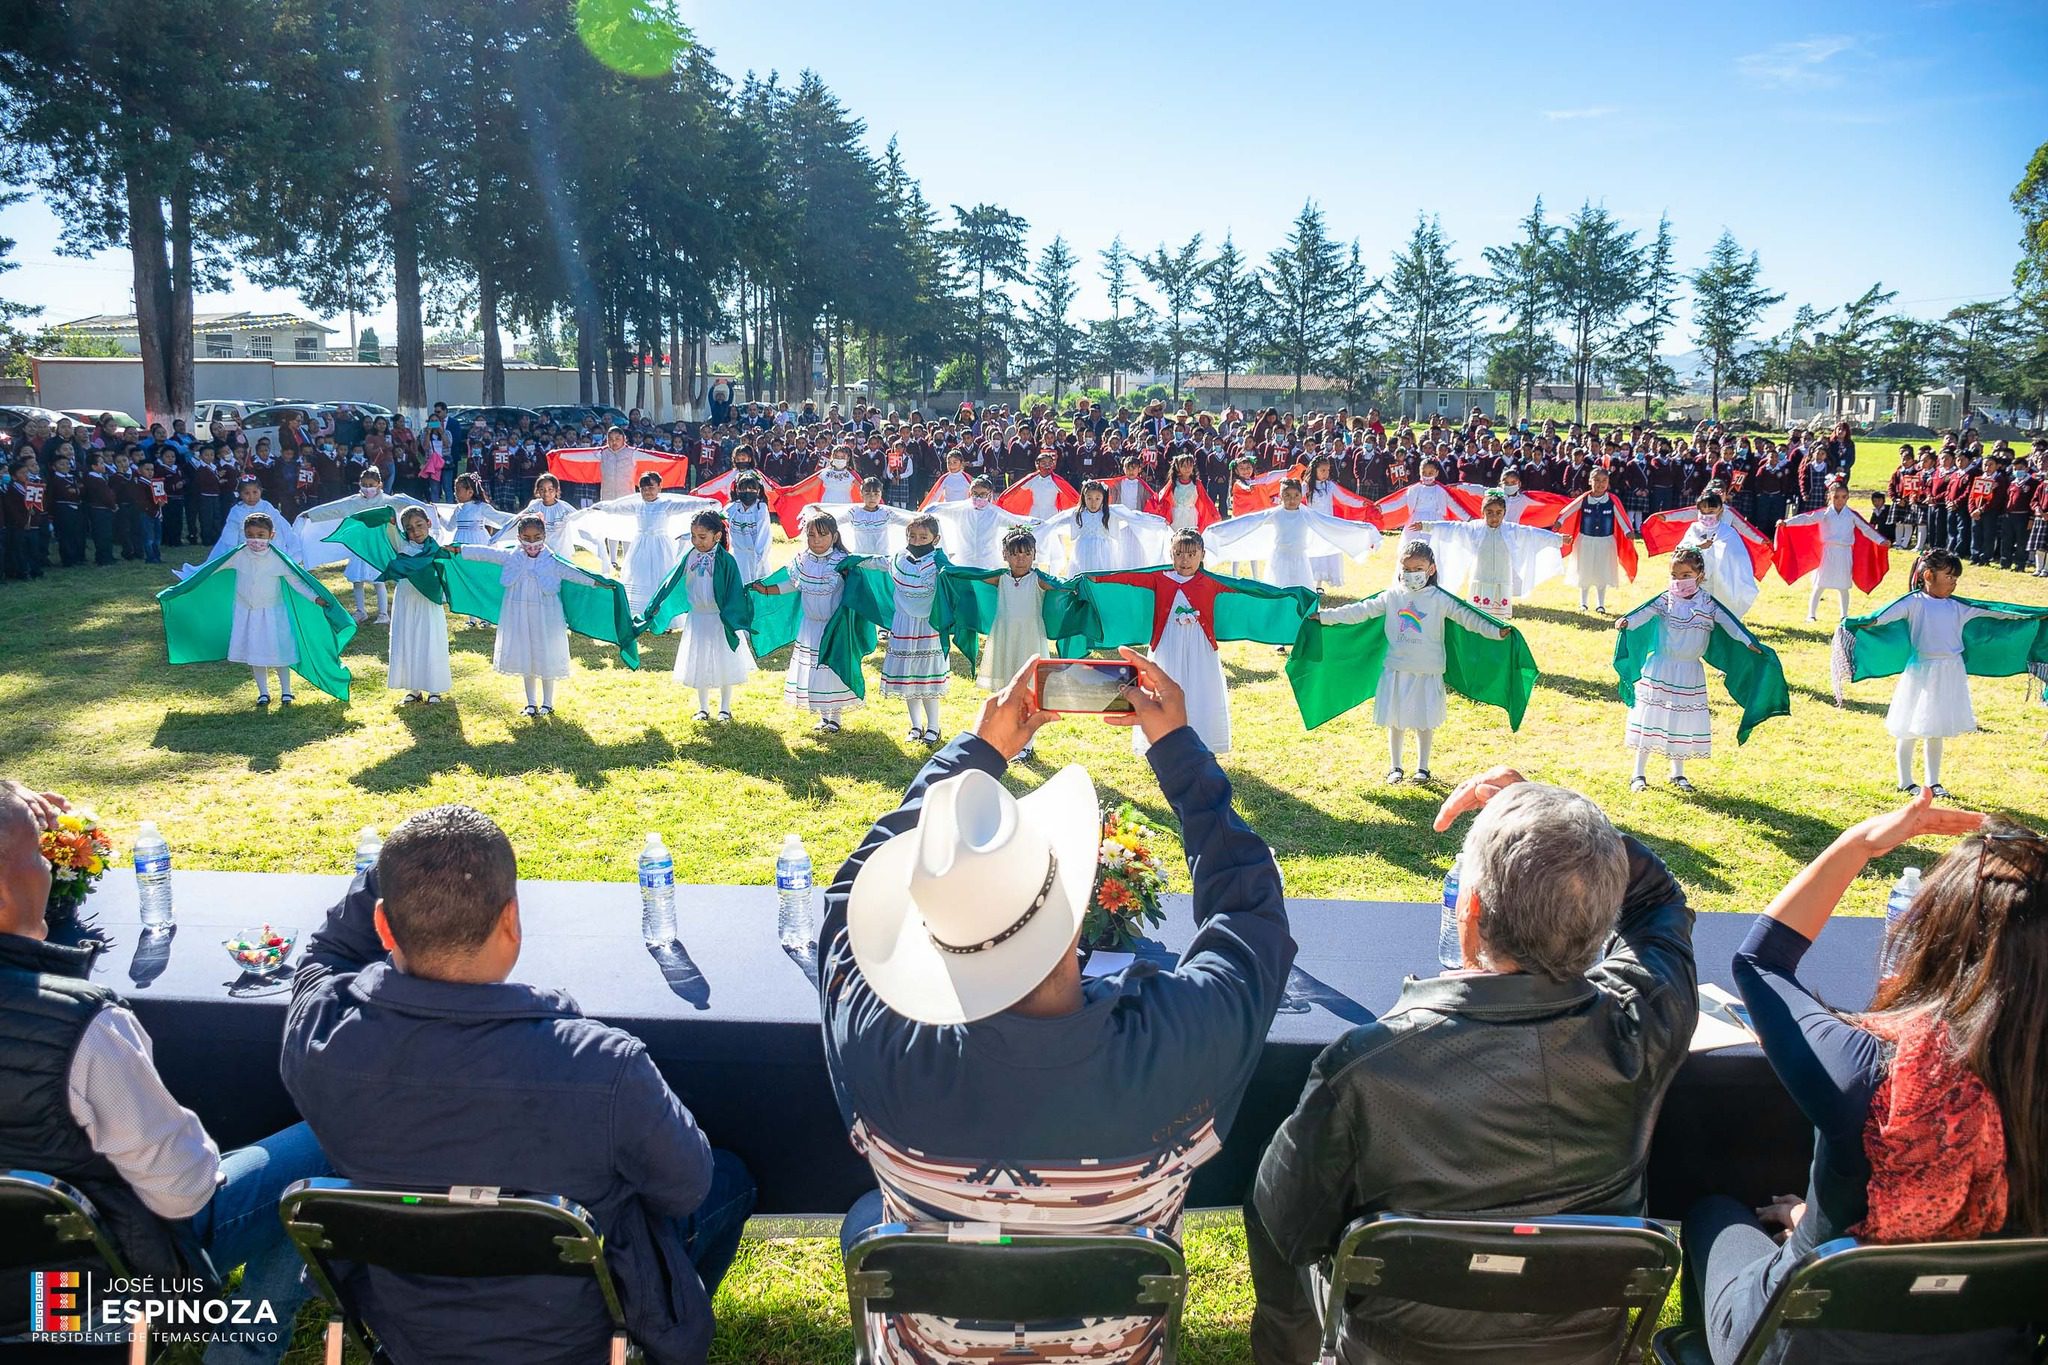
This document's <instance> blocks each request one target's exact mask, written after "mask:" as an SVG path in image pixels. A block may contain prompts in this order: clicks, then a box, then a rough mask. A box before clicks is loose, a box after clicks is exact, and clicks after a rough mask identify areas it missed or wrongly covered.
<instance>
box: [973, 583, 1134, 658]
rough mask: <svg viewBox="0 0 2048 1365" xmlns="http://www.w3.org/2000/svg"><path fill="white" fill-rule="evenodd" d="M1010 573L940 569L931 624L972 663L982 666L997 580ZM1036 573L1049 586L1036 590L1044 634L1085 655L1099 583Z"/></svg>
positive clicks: (1069, 653) (1060, 649) (1074, 654)
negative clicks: (1096, 586) (1094, 590)
mask: <svg viewBox="0 0 2048 1365" xmlns="http://www.w3.org/2000/svg"><path fill="white" fill-rule="evenodd" d="M1008 572H1009V570H1008V569H977V568H964V567H959V566H949V567H947V568H946V569H945V570H944V571H942V572H941V573H940V574H939V593H938V596H937V597H936V598H934V599H933V601H932V629H933V630H935V631H937V632H938V634H939V636H940V638H941V639H946V638H950V639H951V640H952V642H953V643H954V644H956V645H958V646H959V647H960V654H961V656H962V657H963V658H965V659H966V660H967V665H968V667H970V668H980V667H981V639H982V637H983V636H984V635H987V634H988V633H989V629H990V628H991V627H992V626H993V625H994V624H995V619H996V610H997V598H996V579H997V578H999V577H1001V576H1002V575H1003V574H1006V573H1008ZM1032 572H1033V573H1035V574H1037V575H1038V581H1039V583H1041V584H1042V585H1043V586H1044V588H1045V591H1043V592H1041V593H1040V594H1039V595H1038V612H1039V619H1040V621H1041V622H1042V623H1043V625H1044V629H1045V638H1046V639H1048V640H1051V641H1052V642H1053V643H1054V646H1055V650H1056V652H1057V653H1059V654H1061V655H1062V656H1064V657H1066V658H1079V657H1080V656H1082V655H1084V654H1086V653H1087V652H1088V645H1089V641H1090V639H1091V638H1092V637H1093V635H1094V634H1095V606H1094V598H1093V595H1092V593H1091V591H1090V590H1091V589H1092V588H1093V587H1094V586H1095V585H1093V584H1091V583H1089V582H1087V580H1085V579H1081V578H1060V577H1057V576H1056V575H1053V574H1049V573H1046V572H1044V571H1043V570H1040V569H1034V570H1032ZM1147 620H1148V622H1149V620H1150V618H1149V617H1148V618H1147ZM1148 630H1149V625H1148Z"/></svg>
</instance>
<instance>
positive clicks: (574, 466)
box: [548, 446, 709, 496]
mask: <svg viewBox="0 0 2048 1365" xmlns="http://www.w3.org/2000/svg"><path fill="white" fill-rule="evenodd" d="M608 454H613V452H611V451H607V450H606V449H605V448H604V447H602V446H574V447H564V448H562V449H559V450H550V451H549V452H548V473H550V474H552V475H554V476H555V477H556V478H558V479H560V480H561V481H562V482H563V483H595V484H601V483H603V482H604V457H605V456H606V455H608ZM625 456H631V457H632V460H633V475H632V478H630V479H629V480H627V482H626V487H627V488H628V490H631V489H632V488H635V487H638V486H639V483H640V476H641V475H642V474H646V473H649V472H650V471H651V472H653V473H656V474H659V475H661V486H662V487H663V488H672V489H674V490H676V491H677V492H681V491H682V490H683V489H685V488H687V487H689V484H690V462H689V460H687V459H685V458H684V457H683V456H681V455H664V454H661V453H660V452H659V451H653V450H642V449H640V447H638V446H627V447H626V448H625V450H623V451H620V452H617V454H616V455H614V459H615V460H616V459H621V458H623V457H625ZM706 496H709V495H708V494H707V495H706Z"/></svg>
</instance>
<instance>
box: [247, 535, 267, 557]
mask: <svg viewBox="0 0 2048 1365" xmlns="http://www.w3.org/2000/svg"><path fill="white" fill-rule="evenodd" d="M242 545H243V548H245V549H249V550H255V551H257V552H259V553H260V552H262V551H264V550H267V549H269V548H270V541H269V539H268V538H267V537H264V536H245V537H244V538H243V540H242Z"/></svg>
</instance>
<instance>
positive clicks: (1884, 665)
mask: <svg viewBox="0 0 2048 1365" xmlns="http://www.w3.org/2000/svg"><path fill="white" fill-rule="evenodd" d="M1910 595H1911V594H1908V596H1910ZM1904 600H1905V598H1896V599H1894V600H1893V601H1891V602H1887V603H1886V604H1885V605H1884V606H1882V607H1880V608H1878V609H1877V610H1876V611H1873V612H1871V613H1869V614H1868V615H1865V616H1853V617H1851V618H1849V619H1848V620H1846V621H1844V622H1842V624H1841V627H1840V629H1838V630H1837V631H1836V632H1835V652H1836V665H1837V666H1836V683H1837V687H1836V694H1837V695H1838V696H1839V695H1840V691H1841V688H1840V684H1841V682H1842V681H1843V675H1844V671H1845V668H1844V666H1845V665H1846V673H1847V681H1849V682H1861V681H1863V680H1864V679H1865V678H1889V677H1891V676H1893V675H1894V674H1898V673H1903V672H1905V671H1906V665H1907V664H1909V663H1911V662H1913V629H1912V622H1910V621H1907V620H1906V619H1905V618H1903V617H1901V618H1900V619H1899V620H1896V621H1887V622H1885V623H1884V624H1883V625H1881V626H1875V625H1872V624H1871V622H1873V621H1875V620H1876V619H1877V618H1878V617H1880V616H1882V615H1884V614H1885V613H1886V612H1887V611H1890V610H1891V609H1892V608H1893V607H1895V606H1897V605H1898V604H1899V603H1900V602H1902V601H1904ZM1956 601H1958V602H1964V603H1968V604H1969V605H1970V606H1973V607H1982V608H1985V609H1986V610H1989V611H2010V612H2018V613H2019V614H2020V615H2021V617H2022V618H2023V619H2021V620H2018V621H2000V620H1997V619H1994V618H1991V617H1984V616H1980V617H1978V618H1977V619H1975V620H1973V621H1966V622H1964V623H1963V671H1964V672H1965V673H1972V674H1975V675H1976V676H1977V677H1980V678H2009V677H2011V676H2012V675H2013V674H2015V673H2024V672H2026V671H2027V666H2028V665H2029V664H2037V663H2048V607H2025V606H2021V605H2019V604H2018V603H2015V602H1987V601H1984V600H1982V599H1980V598H1975V597H1957V598H1956Z"/></svg>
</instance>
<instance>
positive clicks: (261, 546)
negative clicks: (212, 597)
mask: <svg viewBox="0 0 2048 1365" xmlns="http://www.w3.org/2000/svg"><path fill="white" fill-rule="evenodd" d="M276 533H277V527H276V523H274V522H273V521H271V519H270V517H269V516H268V514H266V513H263V512H252V513H250V514H249V515H248V516H247V517H245V518H243V520H242V548H241V549H239V550H237V551H235V553H234V556H233V558H231V559H230V560H229V561H228V562H227V564H225V565H223V566H222V567H223V568H226V569H233V570H234V573H235V621H234V626H233V627H232V628H231V629H230V630H229V632H228V662H230V663H238V664H247V665H249V672H250V673H251V674H253V675H254V676H255V679H256V704H257V705H258V706H268V705H270V681H269V678H268V677H267V676H266V674H267V673H275V674H276V675H277V692H278V698H277V699H278V701H279V703H281V704H282V705H285V706H290V705H291V704H292V702H293V700H294V698H293V696H292V667H293V665H295V664H297V663H298V661H299V649H298V644H297V642H296V641H295V640H294V639H293V636H292V618H291V613H290V611H289V610H288V609H287V608H286V606H285V604H284V599H283V598H282V597H281V596H280V594H281V593H282V592H283V591H284V590H285V589H287V588H288V589H290V590H291V591H292V592H295V593H297V594H299V596H301V597H303V598H305V599H306V600H307V601H308V602H317V601H319V600H320V598H319V594H317V593H315V592H314V591H313V589H311V588H309V587H307V586H306V584H305V583H304V582H303V581H302V577H301V575H298V574H295V573H293V572H292V565H291V564H290V562H289V561H288V560H286V558H285V556H284V553H283V551H281V550H278V549H275V548H273V546H272V538H273V537H274V536H275V535H276Z"/></svg>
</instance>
